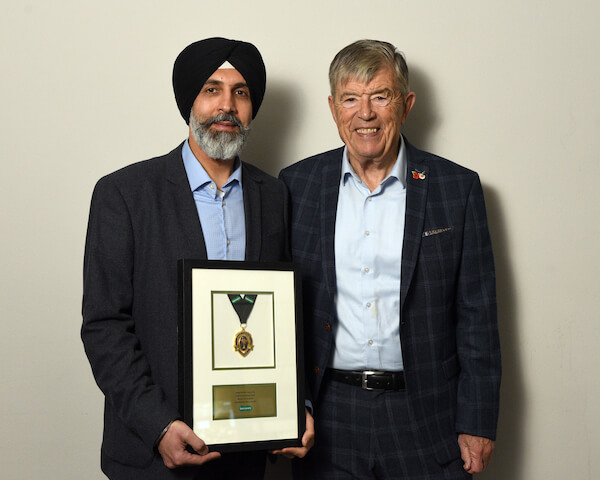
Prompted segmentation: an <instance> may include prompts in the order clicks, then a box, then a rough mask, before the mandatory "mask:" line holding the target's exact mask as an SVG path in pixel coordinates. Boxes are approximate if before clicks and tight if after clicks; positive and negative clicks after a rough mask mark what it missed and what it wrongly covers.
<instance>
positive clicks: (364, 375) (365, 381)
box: [361, 370, 383, 390]
mask: <svg viewBox="0 0 600 480" xmlns="http://www.w3.org/2000/svg"><path fill="white" fill-rule="evenodd" d="M378 373H379V374H382V373H383V372H380V371H379V370H364V371H363V372H362V373H361V375H362V385H361V386H362V388H363V389H365V390H379V389H378V388H371V387H369V386H368V378H369V376H370V375H377V374H378Z"/></svg>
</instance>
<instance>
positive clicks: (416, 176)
mask: <svg viewBox="0 0 600 480" xmlns="http://www.w3.org/2000/svg"><path fill="white" fill-rule="evenodd" d="M412 176H413V178H414V179H415V180H425V177H426V175H425V172H421V171H420V170H413V171H412Z"/></svg>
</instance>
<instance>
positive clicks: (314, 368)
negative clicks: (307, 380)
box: [313, 366, 321, 375]
mask: <svg viewBox="0 0 600 480" xmlns="http://www.w3.org/2000/svg"><path fill="white" fill-rule="evenodd" d="M320 371H321V369H320V368H319V367H317V366H315V367H313V372H315V375H318V374H319V372H320Z"/></svg>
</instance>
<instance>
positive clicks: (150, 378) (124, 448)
mask: <svg viewBox="0 0 600 480" xmlns="http://www.w3.org/2000/svg"><path fill="white" fill-rule="evenodd" d="M242 185H243V196H244V209H245V216H246V260H251V261H265V262H274V261H282V260H288V259H289V254H288V243H287V231H286V230H287V229H286V225H287V192H286V189H285V186H284V185H283V183H282V182H281V181H279V180H277V179H275V178H273V177H271V176H269V175H267V174H266V173H264V172H262V171H261V170H259V169H257V168H256V167H253V166H252V165H249V164H247V163H242ZM181 258H198V259H206V247H205V244H204V239H203V235H202V229H201V226H200V220H199V218H198V212H197V209H196V205H195V202H194V199H193V195H192V192H191V191H190V186H189V183H188V179H187V176H186V173H185V168H184V165H183V159H182V156H181V146H179V147H177V148H175V149H174V150H173V151H172V152H170V153H169V154H167V155H165V156H162V157H157V158H153V159H151V160H146V161H144V162H140V163H136V164H133V165H130V166H128V167H125V168H123V169H121V170H119V171H117V172H115V173H112V174H110V175H108V176H106V177H104V178H102V179H101V180H100V181H99V182H98V184H97V185H96V188H95V190H94V194H93V197H92V203H91V209H90V217H89V225H88V232H87V241H86V247H85V259H84V296H83V326H82V330H81V335H82V339H83V342H84V345H85V351H86V354H87V356H88V358H89V361H90V364H91V366H92V370H93V373H94V376H95V378H96V382H97V383H98V385H99V387H100V388H101V390H102V391H103V392H104V394H105V416H104V439H103V443H102V457H103V459H102V463H103V469H106V466H107V465H108V466H109V468H112V467H111V464H112V463H114V464H118V465H130V466H135V467H148V468H150V465H151V464H152V463H153V462H154V464H155V465H158V468H160V467H161V463H162V461H159V460H160V456H159V454H158V453H157V452H156V450H155V449H153V444H154V442H155V441H156V439H157V437H158V436H159V435H160V433H161V431H162V430H163V428H164V427H165V426H166V425H167V424H168V423H169V422H170V421H171V420H173V419H175V418H178V417H180V414H179V412H178V410H177V406H178V395H177V378H178V377H177V321H178V318H177V260H178V259H181ZM157 456H158V457H157ZM162 468H163V469H164V471H165V472H163V473H165V475H168V474H169V473H170V472H169V471H168V470H167V469H166V467H164V466H163V467H162ZM181 473H182V472H180V474H181ZM150 477H152V478H155V477H154V476H152V475H150V474H148V476H147V477H146V478H150ZM157 478H158V477H157ZM161 478H162V477H161ZM164 478H169V477H168V476H167V477H164ZM177 478H181V477H180V476H177Z"/></svg>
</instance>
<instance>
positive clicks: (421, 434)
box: [280, 40, 501, 480]
mask: <svg viewBox="0 0 600 480" xmlns="http://www.w3.org/2000/svg"><path fill="white" fill-rule="evenodd" d="M329 78H330V84H331V96H330V97H329V107H330V109H331V113H332V115H333V119H334V121H335V123H336V125H337V128H338V132H339V135H340V137H341V139H342V141H343V142H344V144H345V146H344V147H343V148H338V149H336V150H331V151H329V152H325V153H322V154H319V155H316V156H314V157H311V158H308V159H305V160H303V161H301V162H299V163H297V164H295V165H292V166H290V167H288V168H286V169H284V170H283V171H282V172H281V174H280V178H281V179H282V180H283V181H284V183H285V184H286V185H287V187H288V189H289V191H290V197H291V202H290V203H291V210H290V211H291V216H290V227H291V253H292V258H293V260H294V261H295V262H298V263H300V264H301V266H302V274H303V299H304V318H305V338H306V342H305V345H306V354H305V358H306V362H307V365H306V370H307V371H308V372H310V378H309V385H310V388H311V393H312V402H313V408H314V411H313V414H314V419H315V428H316V435H315V445H314V447H313V448H312V450H311V451H310V452H309V453H308V455H307V456H306V458H305V459H304V460H303V461H300V462H297V465H296V467H297V470H298V472H299V473H300V474H301V475H303V477H304V478H307V479H328V480H330V479H386V480H387V479H436V480H438V479H439V480H441V479H445V480H448V479H464V478H469V477H470V476H471V474H472V473H477V472H481V471H482V470H483V469H484V468H485V467H486V466H487V465H488V464H489V462H490V459H491V455H492V450H493V447H494V439H495V435H496V425H497V419H498V403H499V387H500V376H501V365H500V348H499V339H498V329H497V318H496V317H497V314H496V296H495V273H494V262H493V255H492V247H491V242H490V236H489V232H488V226H487V220H486V212H485V204H484V199H483V191H482V188H481V184H480V181H479V178H478V176H477V174H476V173H475V172H473V171H471V170H468V169H466V168H464V167H461V166H459V165H457V164H455V163H452V162H450V161H448V160H445V159H443V158H440V157H438V156H435V155H433V154H430V153H427V152H424V151H421V150H418V149H417V148H415V147H414V146H412V145H411V144H410V143H409V142H408V141H407V139H406V138H404V137H403V135H402V134H401V127H402V125H403V124H404V123H405V121H406V119H407V117H408V114H409V112H410V111H411V109H412V107H413V105H414V103H415V94H414V93H413V92H411V91H410V88H409V83H408V80H409V78H408V68H407V65H406V62H405V60H404V58H403V55H402V54H400V53H399V52H398V51H397V50H396V48H395V47H394V46H393V45H391V44H389V43H387V42H381V41H374V40H361V41H358V42H355V43H353V44H352V45H349V46H347V47H345V48H344V49H342V50H341V51H340V52H339V53H338V54H337V55H336V57H335V58H334V60H333V62H332V63H331V66H330V71H329Z"/></svg>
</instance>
